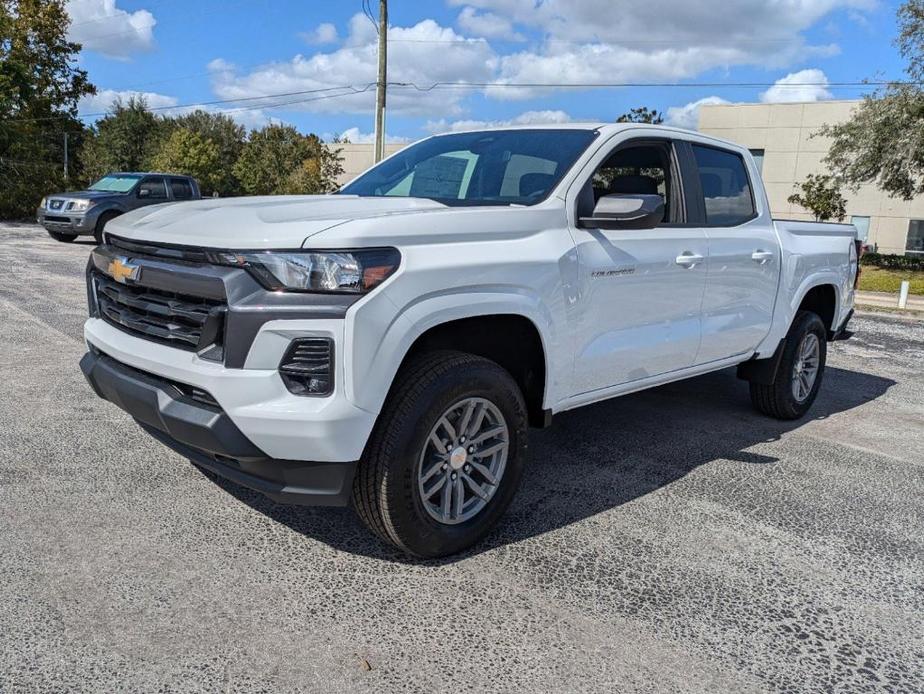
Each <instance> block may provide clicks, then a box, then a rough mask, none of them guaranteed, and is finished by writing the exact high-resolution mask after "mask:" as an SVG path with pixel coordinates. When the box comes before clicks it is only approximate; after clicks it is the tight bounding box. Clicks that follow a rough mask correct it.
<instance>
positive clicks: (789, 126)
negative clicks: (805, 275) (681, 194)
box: [699, 101, 924, 253]
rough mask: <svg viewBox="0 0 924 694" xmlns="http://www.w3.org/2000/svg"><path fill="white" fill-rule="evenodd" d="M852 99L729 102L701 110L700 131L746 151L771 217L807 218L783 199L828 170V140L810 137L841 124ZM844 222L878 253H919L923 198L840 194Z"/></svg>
mask: <svg viewBox="0 0 924 694" xmlns="http://www.w3.org/2000/svg"><path fill="white" fill-rule="evenodd" d="M858 103H859V102H857V101H819V102H814V103H804V104H728V105H716V106H703V107H702V108H701V110H700V113H699V129H700V131H701V132H703V133H705V134H708V135H714V136H716V137H721V138H723V139H725V140H731V141H733V142H737V143H739V144H741V145H744V146H745V147H748V148H749V149H750V150H751V152H752V153H753V154H754V155H755V158H757V160H758V164H759V165H760V166H761V170H762V174H763V179H764V185H765V186H766V188H767V194H768V196H769V197H770V209H771V211H772V213H773V215H774V216H776V217H785V218H789V219H812V215H811V214H810V213H808V212H806V210H804V209H802V208H800V207H798V206H796V205H791V204H790V203H789V202H787V201H786V199H787V198H788V197H789V196H790V195H792V194H793V193H794V192H795V190H796V189H795V186H796V184H797V183H801V182H802V181H803V180H805V177H806V176H807V175H808V174H812V173H814V174H824V173H835V172H829V171H828V170H827V167H825V165H824V163H823V162H822V159H823V158H824V156H825V153H826V152H827V148H828V141H827V139H826V138H822V137H812V134H813V133H814V132H816V131H817V129H818V128H819V127H820V126H822V125H824V124H826V123H827V124H834V123H838V122H842V121H844V120H846V119H847V118H848V117H849V115H850V112H851V111H852V110H853V109H854V108H855V107H856V106H857V104H858ZM844 195H845V197H846V198H847V219H848V220H850V221H852V222H853V223H854V224H856V226H857V228H858V229H859V231H860V236H861V238H864V239H865V240H866V242H867V243H869V244H870V245H871V246H874V247H875V248H876V250H878V251H879V252H880V253H905V252H917V253H924V197H920V198H916V199H914V200H911V201H910V202H906V201H904V200H900V199H896V198H890V197H889V196H888V195H886V194H885V193H883V192H882V191H881V190H879V189H878V188H876V187H875V186H873V185H864V186H862V187H861V188H860V190H859V191H858V192H857V193H856V194H854V193H851V192H850V191H849V190H844Z"/></svg>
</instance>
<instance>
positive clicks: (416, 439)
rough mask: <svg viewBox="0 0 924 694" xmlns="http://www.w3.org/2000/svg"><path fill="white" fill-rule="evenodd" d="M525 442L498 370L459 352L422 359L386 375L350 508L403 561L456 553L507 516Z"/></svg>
mask: <svg viewBox="0 0 924 694" xmlns="http://www.w3.org/2000/svg"><path fill="white" fill-rule="evenodd" d="M526 437H527V414H526V405H525V403H524V401H523V396H522V394H521V393H520V389H519V387H518V386H517V384H516V382H515V381H514V380H513V378H512V377H511V376H510V374H509V373H508V372H507V371H505V370H504V369H502V368H501V367H500V366H498V365H497V364H496V363H494V362H492V361H489V360H487V359H482V358H481V357H476V356H473V355H470V354H464V353H461V352H450V351H440V352H433V353H430V354H425V355H422V356H420V357H417V358H415V359H413V360H412V361H411V362H410V363H409V364H408V365H407V366H406V367H405V368H404V369H402V371H401V373H399V374H398V376H397V377H396V385H395V387H393V389H392V392H391V393H390V394H389V398H388V400H387V401H386V404H385V408H384V409H383V411H382V414H381V415H380V417H379V421H378V423H377V424H376V428H375V431H374V432H373V434H372V437H371V438H370V440H369V444H368V445H367V448H366V451H365V453H364V455H363V458H362V460H361V461H360V464H359V467H358V469H357V472H356V478H355V480H354V484H353V505H354V507H355V508H356V511H357V513H358V514H359V516H360V518H361V519H362V520H363V522H364V523H365V524H366V525H367V526H369V528H370V529H371V530H372V531H373V532H375V533H376V534H377V535H378V536H379V537H381V538H382V539H383V540H385V541H387V542H389V543H391V544H393V545H395V546H397V547H399V548H400V549H402V550H404V551H405V552H407V553H409V554H413V555H415V556H418V557H439V556H444V555H447V554H453V553H455V552H459V551H461V550H463V549H465V548H466V547H469V546H471V545H473V544H474V543H476V542H477V541H478V540H480V539H481V538H482V537H484V535H485V534H486V533H487V532H488V531H489V530H490V529H491V528H492V527H493V526H494V525H495V524H496V523H497V521H498V520H499V519H500V517H501V516H502V515H503V514H504V512H505V511H506V510H507V507H508V506H509V504H510V501H511V499H512V498H513V495H514V493H515V492H516V489H517V487H518V486H519V482H520V477H521V474H522V470H523V463H524V459H525V456H526Z"/></svg>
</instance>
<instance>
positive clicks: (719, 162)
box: [693, 145, 756, 226]
mask: <svg viewBox="0 0 924 694" xmlns="http://www.w3.org/2000/svg"><path fill="white" fill-rule="evenodd" d="M693 156H694V157H695V158H696V165H697V168H698V169H699V183H700V186H701V187H702V189H703V198H704V202H705V209H706V224H709V225H711V226H735V225H738V224H743V223H744V222H746V221H748V220H749V219H753V218H754V217H755V216H756V211H755V209H754V196H753V195H752V192H751V182H750V180H749V179H748V173H747V169H746V168H745V166H744V160H743V159H742V158H741V156H740V155H738V154H735V153H734V152H727V151H725V150H721V149H714V148H713V147H702V146H700V145H693Z"/></svg>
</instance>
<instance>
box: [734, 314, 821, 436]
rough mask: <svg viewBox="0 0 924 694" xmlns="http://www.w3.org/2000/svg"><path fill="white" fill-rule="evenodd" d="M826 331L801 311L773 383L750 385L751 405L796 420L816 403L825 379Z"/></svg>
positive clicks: (776, 416) (780, 417)
mask: <svg viewBox="0 0 924 694" xmlns="http://www.w3.org/2000/svg"><path fill="white" fill-rule="evenodd" d="M826 358H827V330H826V329H825V325H824V323H823V322H822V320H821V318H820V317H819V316H818V314H815V313H812V312H811V311H800V312H799V313H798V314H796V318H795V320H794V321H793V323H792V327H790V329H789V334H788V335H787V336H786V342H785V345H784V347H783V356H782V358H781V359H780V365H779V368H778V369H777V372H776V377H775V379H774V381H773V382H772V383H769V384H761V383H751V384H750V387H751V402H752V403H754V406H755V407H756V408H757V409H758V410H760V411H761V412H763V413H764V414H767V415H770V416H771V417H775V418H777V419H798V418H800V417H802V416H803V415H804V414H805V413H806V412H808V409H809V408H810V407H811V406H812V403H813V402H814V401H815V397H816V396H817V395H818V389H819V388H820V387H821V380H822V377H823V376H824V370H825V360H826Z"/></svg>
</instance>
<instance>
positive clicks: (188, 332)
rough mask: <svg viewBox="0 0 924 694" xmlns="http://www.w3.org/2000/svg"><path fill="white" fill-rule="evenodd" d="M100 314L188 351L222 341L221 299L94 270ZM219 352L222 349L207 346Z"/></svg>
mask: <svg viewBox="0 0 924 694" xmlns="http://www.w3.org/2000/svg"><path fill="white" fill-rule="evenodd" d="M93 282H94V285H95V287H96V301H97V304H98V306H99V312H100V317H101V318H103V320H105V321H106V322H108V323H110V324H111V325H114V326H115V327H117V328H120V329H121V330H124V331H125V332H128V333H131V334H133V335H136V336H138V337H142V338H144V339H147V340H151V341H153V342H160V343H161V344H166V345H169V346H171V347H178V348H180V349H185V350H189V351H197V352H198V351H201V350H204V349H206V348H207V347H211V346H213V345H221V343H222V337H223V334H224V317H225V312H226V310H227V307H226V305H225V304H224V302H221V301H216V300H214V299H205V298H202V297H192V296H186V295H183V294H178V293H175V292H167V291H163V290H160V289H152V288H151V287H144V286H139V285H129V284H119V283H118V282H115V281H114V280H112V279H110V278H108V277H106V276H104V275H102V274H100V273H98V272H97V273H93ZM210 353H216V356H219V360H220V354H221V350H210Z"/></svg>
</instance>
